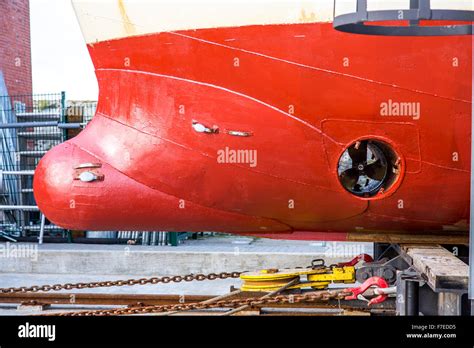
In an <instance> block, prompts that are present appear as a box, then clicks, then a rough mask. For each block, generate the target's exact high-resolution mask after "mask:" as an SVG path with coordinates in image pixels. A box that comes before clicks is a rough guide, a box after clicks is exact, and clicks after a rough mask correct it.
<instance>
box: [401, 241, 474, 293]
mask: <svg viewBox="0 0 474 348" xmlns="http://www.w3.org/2000/svg"><path fill="white" fill-rule="evenodd" d="M401 248H402V251H403V252H404V253H405V254H406V255H408V256H409V257H410V258H411V259H412V262H413V267H414V268H415V269H416V270H417V271H418V272H420V273H421V274H423V276H424V277H425V279H426V280H427V282H428V285H429V286H430V287H431V288H432V289H433V291H435V292H467V291H468V286H469V266H468V265H467V264H465V263H464V262H462V261H461V260H460V259H458V258H457V257H456V256H455V255H453V254H452V253H451V252H449V251H448V250H446V249H445V248H443V247H441V246H439V245H402V246H401Z"/></svg>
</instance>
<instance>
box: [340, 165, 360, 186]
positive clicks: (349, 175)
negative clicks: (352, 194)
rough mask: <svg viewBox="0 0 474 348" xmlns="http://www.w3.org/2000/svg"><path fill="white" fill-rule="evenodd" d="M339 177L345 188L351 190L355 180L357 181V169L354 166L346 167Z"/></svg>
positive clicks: (355, 182)
mask: <svg viewBox="0 0 474 348" xmlns="http://www.w3.org/2000/svg"><path fill="white" fill-rule="evenodd" d="M340 179H341V183H342V184H343V185H344V187H345V188H347V189H349V190H353V189H354V186H355V185H356V184H357V181H359V171H358V170H357V169H354V168H351V169H348V170H346V171H345V172H343V173H341V175H340Z"/></svg>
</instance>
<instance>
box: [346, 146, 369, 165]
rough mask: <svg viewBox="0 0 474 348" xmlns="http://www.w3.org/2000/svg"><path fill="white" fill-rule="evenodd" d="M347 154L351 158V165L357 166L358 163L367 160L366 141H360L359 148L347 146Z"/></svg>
mask: <svg viewBox="0 0 474 348" xmlns="http://www.w3.org/2000/svg"><path fill="white" fill-rule="evenodd" d="M349 156H350V158H351V159H352V166H353V167H357V166H358V165H359V164H361V163H364V162H366V161H367V141H362V142H361V143H360V145H359V148H358V149H356V147H355V146H352V147H350V148H349Z"/></svg>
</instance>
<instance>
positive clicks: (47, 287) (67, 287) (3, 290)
mask: <svg viewBox="0 0 474 348" xmlns="http://www.w3.org/2000/svg"><path fill="white" fill-rule="evenodd" d="M242 273H243V272H221V273H209V274H188V275H184V276H170V277H152V278H140V279H127V280H109V281H102V282H89V283H66V284H54V285H33V286H29V287H27V286H21V287H11V288H0V293H2V294H13V293H25V292H40V291H41V292H48V291H61V290H73V289H79V290H80V289H93V288H103V287H107V288H108V287H115V286H133V285H148V284H158V283H162V284H168V283H180V282H183V281H185V282H191V281H195V280H196V281H204V280H216V279H228V278H239V277H240V275H241V274H242Z"/></svg>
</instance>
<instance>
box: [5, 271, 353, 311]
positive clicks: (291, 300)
mask: <svg viewBox="0 0 474 348" xmlns="http://www.w3.org/2000/svg"><path fill="white" fill-rule="evenodd" d="M242 273H244V272H222V273H210V274H188V275H185V276H171V277H166V276H165V277H152V278H141V279H128V280H111V281H101V282H89V283H66V284H54V285H40V286H38V285H34V286H29V287H26V286H22V287H10V288H0V293H3V294H13V293H26V292H33V293H34V292H40V291H41V292H48V291H61V290H73V289H79V290H81V289H93V288H101V287H115V286H133V285H148V284H159V283H161V284H168V283H180V282H183V281H184V282H191V281H204V280H217V279H228V278H234V279H235V278H239V277H240V275H241V274H242ZM346 296H347V292H345V290H332V291H330V290H324V291H315V292H309V293H305V294H298V295H275V296H269V297H252V298H245V299H242V298H237V299H222V300H219V301H215V302H212V303H205V302H198V303H188V304H184V303H183V304H181V303H180V304H172V305H154V306H135V307H128V308H117V309H106V310H90V311H80V312H64V313H54V314H46V316H117V315H137V314H152V313H166V312H182V311H193V310H205V309H215V308H230V309H232V308H239V307H242V306H248V307H258V306H262V305H266V304H267V305H269V304H295V303H302V302H321V301H329V300H343V299H344V298H345V297H346Z"/></svg>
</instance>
